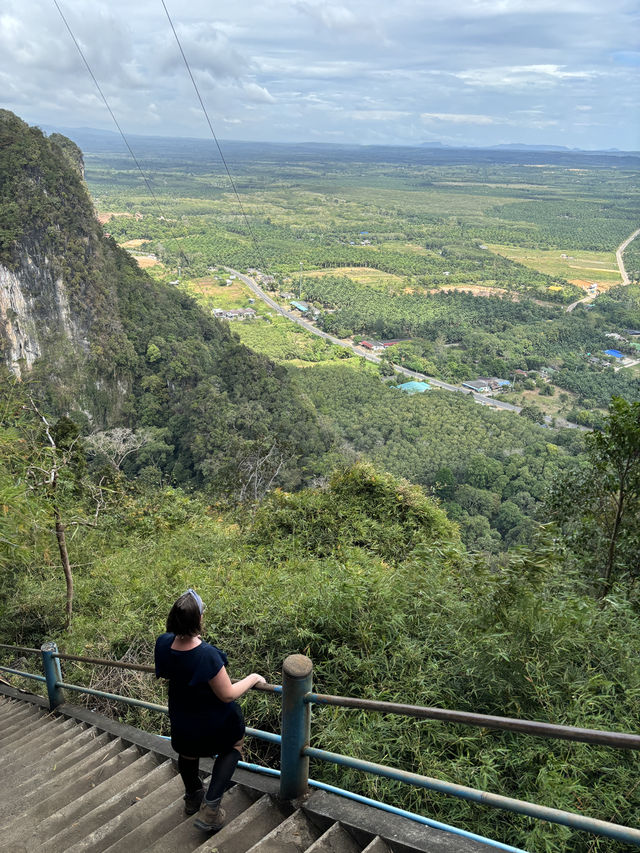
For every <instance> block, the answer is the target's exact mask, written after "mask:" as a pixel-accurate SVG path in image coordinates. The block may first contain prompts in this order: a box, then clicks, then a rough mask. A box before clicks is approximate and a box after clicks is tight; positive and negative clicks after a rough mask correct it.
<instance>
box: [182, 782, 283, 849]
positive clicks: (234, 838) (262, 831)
mask: <svg viewBox="0 0 640 853" xmlns="http://www.w3.org/2000/svg"><path fill="white" fill-rule="evenodd" d="M290 811H291V809H287V807H286V806H285V805H282V804H280V803H276V801H275V800H273V799H272V798H271V797H270V796H269V795H268V794H264V796H262V797H260V799H259V800H256V802H255V803H254V804H253V805H252V806H249V808H248V809H246V811H244V812H242V814H240V815H238V817H236V818H234V819H233V820H231V821H230V822H229V823H227V824H226V825H225V826H223V827H222V829H221V830H220V832H217V833H216V834H215V835H213V836H210V837H209V838H208V839H207V840H206V841H205V842H204V843H203V844H201V845H200V847H196V849H195V851H192V853H211V851H212V850H215V851H216V853H247V850H249V848H250V847H252V846H253V845H254V844H255V843H256V842H257V841H259V840H260V839H261V838H263V837H264V836H265V835H266V834H267V833H268V832H270V831H271V830H272V829H273V828H274V826H277V825H278V824H280V823H282V822H283V821H284V820H285V819H286V817H287V815H288V814H289V813H290ZM202 835H203V833H201V835H200V837H201V838H202Z"/></svg>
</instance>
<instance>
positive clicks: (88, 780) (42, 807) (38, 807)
mask: <svg viewBox="0 0 640 853" xmlns="http://www.w3.org/2000/svg"><path fill="white" fill-rule="evenodd" d="M139 755H140V753H139V752H138V748H137V747H136V746H130V747H128V748H127V749H124V750H121V751H117V752H116V753H115V755H110V756H109V757H107V758H106V760H104V761H101V762H99V764H98V766H97V767H96V766H94V767H93V768H92V769H91V770H90V771H89V772H87V773H84V774H83V775H82V776H79V777H75V776H72V777H71V779H69V782H68V784H65V785H60V784H59V780H58V779H56V780H53V782H52V784H51V785H50V786H49V787H50V788H53V793H52V794H51V795H50V796H49V797H45V798H41V799H39V800H38V801H37V802H36V803H35V804H34V805H33V806H31V807H30V808H27V809H26V810H24V811H23V812H22V814H21V815H20V816H19V818H18V819H17V820H14V821H13V822H12V824H11V825H10V826H6V827H4V828H3V831H2V837H3V840H8V839H11V838H13V837H14V836H21V835H22V836H23V835H24V827H25V826H31V827H32V828H33V829H34V830H35V828H36V827H37V826H38V825H39V824H41V823H42V822H43V821H45V820H46V819H47V818H48V817H49V816H50V815H52V814H55V813H57V812H59V811H60V809H62V808H64V807H65V806H66V805H67V804H68V803H70V802H72V801H74V800H77V799H78V798H80V797H82V795H83V794H88V793H89V792H90V791H92V790H94V789H95V788H97V787H98V786H99V785H100V784H101V783H102V782H103V781H104V780H112V779H113V778H114V776H116V775H117V773H118V772H119V771H121V770H123V769H125V768H126V767H128V766H129V764H131V763H132V762H133V761H135V760H136V758H138V757H139ZM16 824H17V825H16Z"/></svg>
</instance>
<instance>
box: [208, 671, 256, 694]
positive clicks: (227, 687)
mask: <svg viewBox="0 0 640 853" xmlns="http://www.w3.org/2000/svg"><path fill="white" fill-rule="evenodd" d="M261 683H262V684H265V683H266V679H265V678H263V677H262V676H261V675H258V673H257V672H252V673H251V675H247V676H246V678H243V679H242V680H241V681H236V683H235V684H232V682H231V679H230V678H229V676H228V674H227V670H226V668H225V667H224V666H223V667H222V669H221V670H220V671H219V672H218V674H217V675H214V677H213V678H211V679H210V680H209V687H210V688H211V689H212V690H213V692H214V693H215V694H216V696H217V697H218V699H220V701H221V702H233V700H234V699H239V698H240V697H241V696H244V694H245V693H246V692H247V690H251V688H252V687H253V686H254V684H261Z"/></svg>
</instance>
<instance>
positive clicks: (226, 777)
mask: <svg viewBox="0 0 640 853" xmlns="http://www.w3.org/2000/svg"><path fill="white" fill-rule="evenodd" d="M243 745H244V738H241V739H240V740H239V741H238V742H237V743H234V745H233V746H232V747H231V749H229V750H227V751H225V752H220V753H218V755H217V756H216V759H215V761H214V763H213V770H212V772H211V779H210V780H209V789H208V791H207V793H206V796H205V799H206V800H207V802H209V803H212V802H215V801H216V800H219V799H220V798H221V797H222V795H223V794H224V792H225V791H226V790H227V788H228V786H229V782H231V777H232V776H233V773H234V771H235V769H236V766H237V764H238V761H240V759H241V758H242V747H243ZM199 765H200V759H198V758H191V757H189V756H187V755H179V756H178V771H179V772H180V776H181V777H182V781H183V782H184V789H185V791H186V793H187V794H194V793H195V792H196V791H199V790H200V789H201V788H202V782H201V780H200V775H199V773H198V770H199Z"/></svg>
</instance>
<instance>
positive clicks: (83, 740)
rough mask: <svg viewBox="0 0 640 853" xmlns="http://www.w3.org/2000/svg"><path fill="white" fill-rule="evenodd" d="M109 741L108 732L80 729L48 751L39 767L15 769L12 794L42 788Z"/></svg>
mask: <svg viewBox="0 0 640 853" xmlns="http://www.w3.org/2000/svg"><path fill="white" fill-rule="evenodd" d="M108 740H109V736H108V735H107V734H106V732H103V733H102V734H100V733H99V732H97V731H96V730H95V729H93V728H90V727H89V728H82V727H78V732H77V734H74V733H71V734H70V736H69V738H68V739H67V740H66V741H65V742H64V743H61V744H60V745H59V746H57V747H56V748H55V749H52V750H51V751H49V750H47V752H46V754H45V755H43V756H42V760H41V761H40V764H39V765H38V766H37V767H34V768H32V767H28V768H25V767H19V768H16V767H14V769H13V775H12V779H13V781H14V785H13V786H12V793H16V792H18V793H19V792H20V790H21V789H22V788H23V787H24V786H25V785H28V786H29V787H30V788H34V789H35V788H37V787H39V786H40V784H41V782H42V780H43V779H45V780H47V781H48V780H49V779H51V778H52V777H53V776H54V775H58V774H60V773H62V772H63V771H64V770H66V769H67V767H69V766H70V765H71V764H73V765H74V766H77V763H78V761H79V760H80V759H81V758H82V757H84V756H85V755H87V754H88V753H92V752H95V750H97V749H99V748H100V747H102V746H104V745H105V744H106V743H107V742H108Z"/></svg>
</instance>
